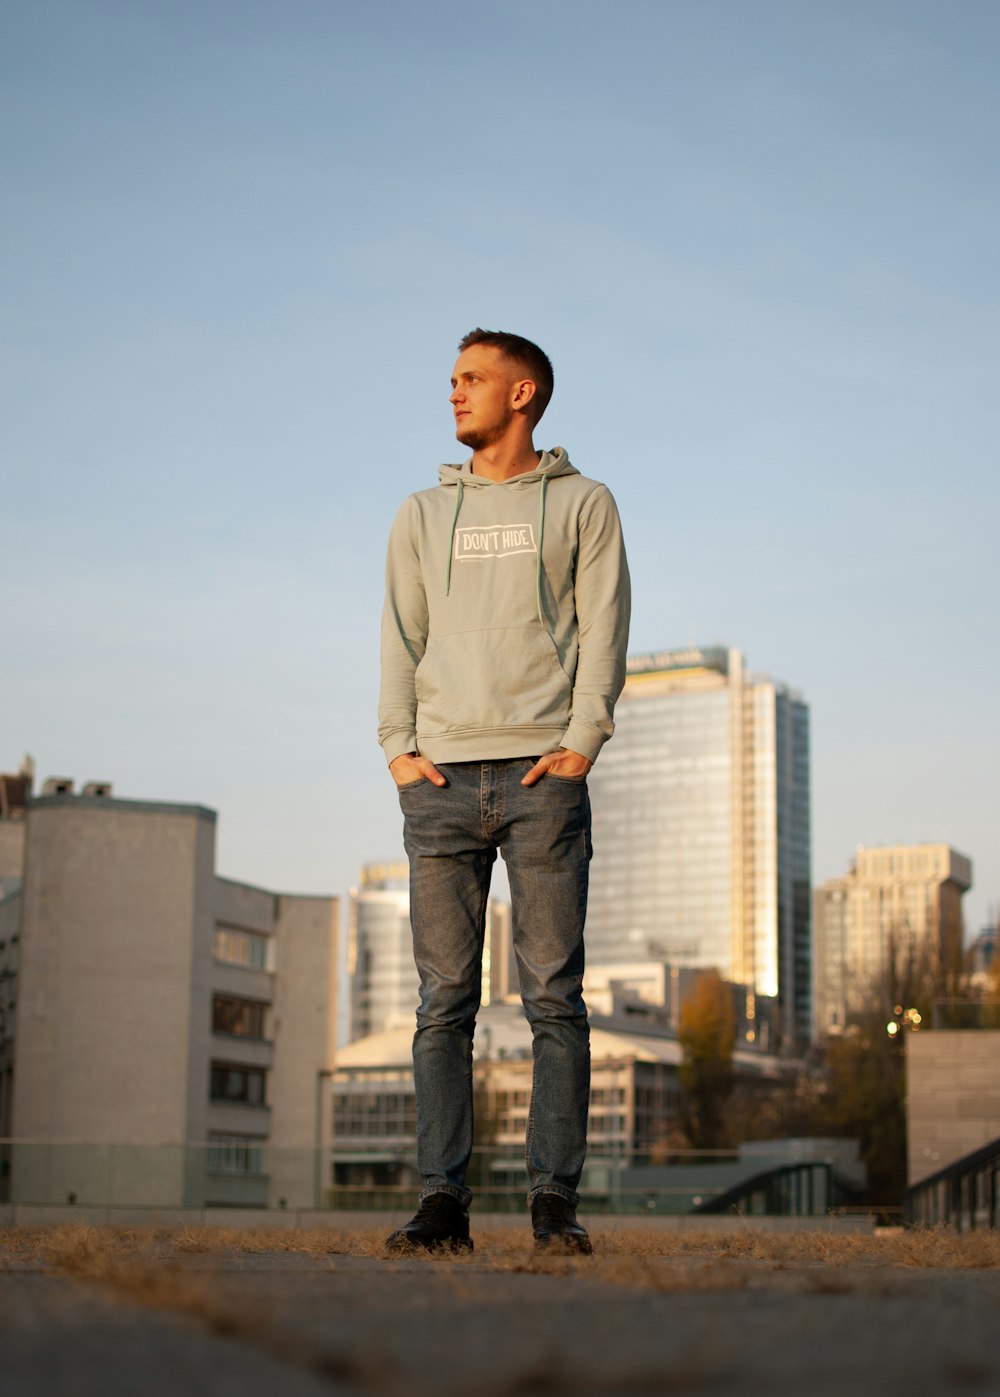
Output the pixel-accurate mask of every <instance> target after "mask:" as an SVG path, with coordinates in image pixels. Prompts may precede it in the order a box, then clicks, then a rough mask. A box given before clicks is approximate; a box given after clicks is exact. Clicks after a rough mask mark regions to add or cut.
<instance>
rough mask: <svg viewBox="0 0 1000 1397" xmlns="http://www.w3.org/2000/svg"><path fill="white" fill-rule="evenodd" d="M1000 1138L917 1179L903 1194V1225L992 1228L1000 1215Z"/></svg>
mask: <svg viewBox="0 0 1000 1397" xmlns="http://www.w3.org/2000/svg"><path fill="white" fill-rule="evenodd" d="M998 1195H1000V1140H993V1141H992V1142H991V1143H990V1144H988V1145H983V1146H982V1148H981V1149H978V1150H973V1151H972V1153H971V1154H967V1155H965V1156H963V1158H962V1159H957V1160H955V1162H954V1163H953V1164H948V1165H946V1166H945V1167H944V1168H943V1169H939V1170H938V1171H937V1173H936V1174H931V1175H929V1176H928V1178H926V1179H921V1180H920V1182H919V1183H916V1184H912V1185H911V1186H910V1187H909V1188H908V1189H907V1190H906V1193H905V1195H904V1198H903V1224H904V1226H906V1227H942V1226H944V1227H954V1229H955V1231H956V1232H964V1231H966V1230H968V1231H972V1230H973V1229H974V1228H977V1227H992V1228H996V1226H997V1222H998V1216H1000V1207H998V1203H1000V1196H998Z"/></svg>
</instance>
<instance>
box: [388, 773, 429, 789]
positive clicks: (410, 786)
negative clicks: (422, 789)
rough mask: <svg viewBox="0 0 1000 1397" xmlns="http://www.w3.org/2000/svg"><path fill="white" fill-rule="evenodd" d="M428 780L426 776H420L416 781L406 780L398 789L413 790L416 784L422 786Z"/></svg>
mask: <svg viewBox="0 0 1000 1397" xmlns="http://www.w3.org/2000/svg"><path fill="white" fill-rule="evenodd" d="M426 780H427V777H426V776H418V777H417V779H416V780H415V781H404V782H403V784H402V785H401V786H397V787H396V790H397V791H412V790H413V789H414V787H415V786H422V785H423V784H424V782H425V781H426Z"/></svg>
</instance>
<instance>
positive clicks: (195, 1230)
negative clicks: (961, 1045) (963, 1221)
mask: <svg viewBox="0 0 1000 1397" xmlns="http://www.w3.org/2000/svg"><path fill="white" fill-rule="evenodd" d="M593 1236H594V1245H595V1252H596V1255H595V1257H593V1258H591V1259H588V1258H582V1257H567V1256H558V1255H554V1256H547V1257H539V1258H536V1257H534V1256H533V1255H532V1253H531V1249H530V1238H529V1237H528V1234H527V1231H526V1229H525V1230H517V1231H515V1230H507V1229H493V1230H489V1229H485V1230H483V1231H477V1232H476V1234H475V1237H476V1250H475V1251H474V1252H472V1253H467V1252H461V1253H458V1254H455V1255H451V1254H445V1255H429V1256H425V1255H423V1254H422V1253H415V1255H414V1258H413V1259H415V1260H417V1261H419V1262H421V1263H423V1264H426V1265H429V1266H432V1267H434V1268H436V1269H439V1268H442V1267H449V1268H462V1267H473V1268H475V1269H476V1270H478V1271H482V1270H499V1271H518V1272H533V1273H538V1274H567V1273H570V1272H572V1273H576V1272H579V1273H580V1274H581V1275H593V1274H595V1272H599V1274H600V1276H601V1279H610V1278H612V1277H613V1276H614V1275H615V1274H617V1273H619V1272H620V1271H621V1270H622V1266H621V1264H620V1263H623V1262H661V1263H662V1262H664V1261H673V1262H677V1263H684V1265H683V1266H681V1267H680V1269H682V1270H685V1269H686V1271H687V1272H688V1273H689V1274H691V1275H695V1274H697V1272H698V1271H699V1269H700V1268H704V1267H705V1266H706V1265H708V1264H712V1265H713V1266H716V1267H717V1266H719V1265H723V1266H725V1265H726V1264H727V1263H731V1262H755V1263H758V1264H759V1263H765V1264H769V1265H770V1267H771V1268H777V1269H781V1268H783V1267H789V1266H793V1267H824V1268H826V1269H829V1268H831V1267H845V1266H849V1267H858V1266H868V1267H873V1266H874V1267H880V1268H890V1269H891V1268H896V1267H907V1268H912V1267H924V1268H927V1267H931V1268H941V1269H947V1270H955V1269H969V1268H996V1267H1000V1233H996V1232H989V1231H978V1232H967V1233H963V1234H961V1235H957V1234H955V1233H953V1232H950V1231H947V1230H946V1229H944V1228H928V1229H917V1230H913V1231H902V1230H900V1231H893V1232H889V1233H883V1234H877V1235H874V1236H872V1235H866V1234H860V1233H833V1232H818V1231H802V1232H767V1231H763V1230H758V1229H756V1228H752V1227H750V1226H747V1227H744V1228H739V1229H733V1230H732V1231H728V1232H716V1231H709V1230H707V1229H706V1230H705V1231H695V1230H690V1231H688V1230H683V1231H664V1232H655V1231H652V1230H638V1229H637V1230H635V1231H619V1232H606V1233H603V1232H602V1231H601V1230H600V1228H599V1227H598V1228H594V1230H593ZM277 1253H286V1254H287V1253H294V1254H300V1255H302V1256H304V1257H326V1258H329V1259H330V1262H331V1266H332V1267H333V1268H335V1266H336V1258H337V1257H338V1256H343V1257H368V1258H372V1259H374V1258H381V1257H384V1255H385V1249H384V1234H383V1232H382V1231H375V1230H370V1229H356V1230H354V1231H345V1232H341V1231H339V1230H336V1229H333V1228H310V1229H303V1230H294V1229H290V1228H256V1229H248V1228H236V1227H233V1228H223V1227H186V1228H181V1229H171V1228H166V1227H160V1228H118V1227H111V1226H107V1227H85V1226H80V1225H78V1224H66V1225H63V1226H60V1227H55V1228H35V1229H31V1228H7V1229H0V1266H3V1264H4V1262H5V1260H6V1261H7V1262H8V1264H9V1263H10V1261H12V1260H14V1259H17V1260H19V1261H20V1262H21V1263H24V1262H25V1261H34V1262H36V1263H38V1264H41V1265H43V1266H45V1267H46V1268H51V1269H52V1270H56V1271H62V1272H65V1273H67V1274H72V1275H79V1276H86V1277H88V1278H89V1279H92V1280H102V1281H105V1282H106V1283H108V1284H111V1285H115V1286H116V1287H117V1285H118V1281H119V1279H120V1278H121V1277H123V1276H125V1275H126V1274H128V1275H131V1274H132V1272H133V1271H134V1268H135V1267H137V1266H141V1267H142V1268H143V1269H149V1268H151V1267H152V1268H155V1269H158V1270H160V1271H163V1272H167V1273H169V1272H170V1271H171V1270H179V1269H182V1268H183V1262H184V1258H185V1257H186V1256H190V1255H198V1254H201V1255H205V1256H218V1257H220V1258H221V1257H223V1256H227V1255H228V1256H251V1255H253V1256H260V1255H265V1254H271V1255H274V1254H277Z"/></svg>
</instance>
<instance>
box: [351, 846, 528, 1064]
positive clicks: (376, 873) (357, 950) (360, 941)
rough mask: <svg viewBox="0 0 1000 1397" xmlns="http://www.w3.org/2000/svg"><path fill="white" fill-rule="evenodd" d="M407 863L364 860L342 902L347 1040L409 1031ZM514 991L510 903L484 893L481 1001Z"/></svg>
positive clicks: (411, 975)
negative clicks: (347, 988) (348, 1016)
mask: <svg viewBox="0 0 1000 1397" xmlns="http://www.w3.org/2000/svg"><path fill="white" fill-rule="evenodd" d="M409 888H410V868H409V864H408V863H406V862H401V863H367V864H365V865H364V866H363V867H362V869H361V876H360V879H359V881H358V885H357V886H356V887H353V888H351V892H350V901H349V904H348V938H349V939H348V976H349V980H350V998H351V1026H350V1038H351V1041H353V1040H355V1039H357V1038H367V1037H370V1036H371V1035H372V1034H376V1033H388V1032H391V1031H392V1030H393V1029H397V1028H407V1029H409V1031H410V1032H411V1033H412V1031H413V1024H414V1018H415V1015H416V1010H417V1003H418V1001H419V995H420V981H419V977H418V975H417V968H416V965H415V964H414V960H413V937H412V934H411V931H410V891H409ZM512 985H513V987H514V991H515V992H516V986H517V972H516V969H515V968H514V963H513V947H512V945H511V933H510V905H509V904H508V903H505V902H501V901H499V900H498V899H497V898H490V900H489V902H488V904H487V909H486V935H485V940H484V945H483V978H482V1002H483V1004H484V1005H485V1004H490V1003H492V1002H494V1001H496V1000H500V999H503V998H504V997H505V996H507V995H508V994H510V993H511V987H512Z"/></svg>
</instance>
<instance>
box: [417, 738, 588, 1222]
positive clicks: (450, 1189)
mask: <svg viewBox="0 0 1000 1397" xmlns="http://www.w3.org/2000/svg"><path fill="white" fill-rule="evenodd" d="M533 765H534V758H531V757H523V758H516V759H513V760H509V761H492V762H452V763H445V764H440V765H439V768H438V769H439V770H440V771H441V773H442V775H443V776H444V777H445V778H446V780H447V782H448V784H447V786H444V787H439V786H435V785H433V784H432V783H431V782H430V781H424V780H420V781H415V782H411V783H410V784H408V785H405V786H401V787H400V788H399V801H400V805H401V806H402V808H403V817H404V824H403V841H404V844H405V847H406V853H407V856H408V857H409V860H410V921H411V925H412V928H413V954H414V959H415V960H416V963H417V969H418V971H419V973H420V1008H419V1009H418V1010H417V1031H416V1035H415V1036H414V1040H413V1075H414V1082H415V1087H416V1096H417V1167H418V1168H419V1170H420V1174H421V1177H422V1179H423V1181H424V1192H425V1193H427V1192H432V1191H444V1192H447V1193H452V1194H453V1195H454V1196H455V1197H457V1198H459V1199H461V1200H462V1202H464V1203H466V1204H467V1203H468V1202H469V1200H470V1199H471V1197H472V1195H471V1193H470V1191H469V1189H468V1188H467V1187H466V1185H465V1176H466V1171H467V1169H468V1165H469V1158H470V1155H471V1153H472V1037H473V1033H474V1031H475V1025H476V1013H477V1011H478V1009H479V1003H480V984H481V975H482V958H483V935H484V928H485V922H486V908H487V900H488V897H489V889H490V874H491V871H492V868H493V863H494V861H495V860H496V856H497V851H498V850H499V851H500V853H501V854H502V855H503V858H504V861H505V862H506V864H507V872H508V877H509V880H510V892H511V922H512V929H513V937H514V955H515V957H516V960H517V968H518V974H519V977H520V984H521V998H522V1000H523V1003H524V1008H525V1013H526V1015H527V1018H528V1022H529V1023H530V1025H531V1031H532V1040H533V1043H532V1053H533V1080H532V1093H531V1108H530V1111H529V1115H528V1132H527V1139H526V1142H525V1147H526V1157H527V1164H528V1179H529V1188H530V1193H529V1197H532V1196H534V1194H536V1193H559V1194H562V1196H563V1197H564V1198H568V1199H569V1200H570V1202H571V1203H573V1204H574V1205H575V1204H576V1202H577V1201H578V1195H577V1192H576V1186H577V1184H578V1183H579V1181H580V1173H581V1171H582V1169H583V1161H584V1157H585V1155H586V1150H587V1106H588V1102H589V1097H590V1031H589V1027H588V1024H587V1010H586V1006H585V1005H584V1002H583V992H582V982H583V923H584V918H585V916H586V911H587V878H588V870H589V862H590V855H591V842H590V800H589V797H588V795H587V783H586V781H572V780H567V779H566V778H565V777H558V776H551V775H546V776H543V777H542V778H541V780H540V781H539V782H538V783H537V784H536V785H534V786H522V785H521V778H522V776H524V775H525V773H526V772H527V771H529V770H530V768H531V767H532V766H533Z"/></svg>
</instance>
